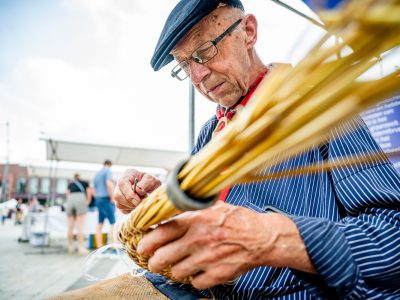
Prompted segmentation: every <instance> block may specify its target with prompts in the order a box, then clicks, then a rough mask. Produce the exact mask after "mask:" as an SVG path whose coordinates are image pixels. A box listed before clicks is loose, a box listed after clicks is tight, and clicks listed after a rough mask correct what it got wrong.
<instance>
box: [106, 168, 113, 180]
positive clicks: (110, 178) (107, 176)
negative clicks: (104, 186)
mask: <svg viewBox="0 0 400 300" xmlns="http://www.w3.org/2000/svg"><path fill="white" fill-rule="evenodd" d="M107 180H112V173H111V170H107V172H106V181H107Z"/></svg>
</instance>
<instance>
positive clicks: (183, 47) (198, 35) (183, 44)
mask: <svg viewBox="0 0 400 300" xmlns="http://www.w3.org/2000/svg"><path fill="white" fill-rule="evenodd" d="M234 18H235V16H234V14H233V13H232V8H229V7H219V8H216V9H215V10H213V11H212V12H211V13H210V14H208V15H207V16H205V17H204V18H203V19H202V20H201V21H200V22H199V23H197V24H196V25H195V26H193V28H192V29H190V30H189V31H188V33H186V34H185V35H184V37H183V38H182V39H181V40H180V41H179V42H178V43H177V45H176V46H175V47H174V49H172V51H171V54H172V55H173V56H174V58H175V59H176V60H178V61H179V60H182V59H184V58H186V57H187V56H189V55H190V54H191V53H192V52H193V50H194V49H196V48H197V47H199V46H200V45H202V44H203V43H205V42H206V41H210V40H213V39H215V38H216V37H217V36H218V35H219V34H221V33H222V32H223V31H224V30H226V28H228V27H229V25H230V22H232V20H234ZM225 27H226V28H225Z"/></svg>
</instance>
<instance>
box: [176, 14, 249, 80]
mask: <svg viewBox="0 0 400 300" xmlns="http://www.w3.org/2000/svg"><path fill="white" fill-rule="evenodd" d="M241 21H242V19H239V20H237V21H236V22H235V23H233V24H232V25H231V26H229V28H228V29H227V30H225V31H224V32H223V33H222V34H221V35H220V36H218V37H217V38H216V39H215V40H213V41H207V42H205V43H204V44H202V45H201V46H200V47H198V48H197V49H196V50H194V51H193V52H192V54H191V55H190V57H189V58H186V59H184V60H182V61H180V62H179V63H178V64H177V65H176V66H175V67H174V68H173V69H172V71H171V76H172V77H173V78H176V79H178V80H180V81H182V80H185V79H186V78H187V77H188V76H189V74H190V65H189V60H190V59H193V60H194V61H195V62H196V63H198V64H205V63H206V62H208V61H210V60H211V59H213V58H214V57H215V56H216V55H217V54H218V48H217V47H216V46H217V44H218V43H219V42H220V41H222V39H223V38H224V37H225V36H226V35H227V34H229V33H231V32H232V31H233V30H235V28H236V27H237V26H238V25H239V23H240V22H241Z"/></svg>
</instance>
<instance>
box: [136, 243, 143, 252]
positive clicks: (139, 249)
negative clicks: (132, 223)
mask: <svg viewBox="0 0 400 300" xmlns="http://www.w3.org/2000/svg"><path fill="white" fill-rule="evenodd" d="M136 251H137V253H139V254H143V247H142V246H141V245H140V244H139V245H138V247H137V249H136Z"/></svg>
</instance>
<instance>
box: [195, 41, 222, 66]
mask: <svg viewBox="0 0 400 300" xmlns="http://www.w3.org/2000/svg"><path fill="white" fill-rule="evenodd" d="M217 53H218V50H217V47H215V46H214V44H213V43H212V42H211V41H208V42H205V43H204V44H203V45H201V46H200V47H199V48H197V49H196V50H194V51H193V53H192V57H193V60H194V61H195V62H197V63H199V64H205V63H206V62H208V61H209V60H210V59H212V58H213V57H214V56H215V55H217Z"/></svg>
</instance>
